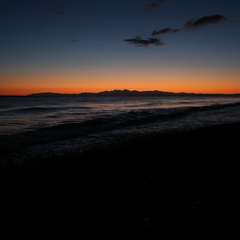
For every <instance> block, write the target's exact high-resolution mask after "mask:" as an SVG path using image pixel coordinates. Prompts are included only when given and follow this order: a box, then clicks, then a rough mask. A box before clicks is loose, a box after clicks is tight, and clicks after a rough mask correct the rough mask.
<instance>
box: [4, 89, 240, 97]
mask: <svg viewBox="0 0 240 240" xmlns="http://www.w3.org/2000/svg"><path fill="white" fill-rule="evenodd" d="M114 91H121V92H124V91H125V92H126V91H127V92H138V93H144V92H149V93H154V92H159V93H169V94H189V95H191V94H195V95H197V94H200V95H238V94H240V93H194V92H191V93H189V92H168V91H160V90H145V91H138V90H128V89H123V90H121V89H114V90H105V91H101V92H96V93H94V92H80V93H57V92H38V93H30V94H26V95H17V94H13V95H3V94H0V96H1V97H27V96H31V95H35V94H59V95H81V94H99V93H107V92H108V93H109V92H114Z"/></svg>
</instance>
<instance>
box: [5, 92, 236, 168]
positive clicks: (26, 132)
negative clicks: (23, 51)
mask: <svg viewBox="0 0 240 240" xmlns="http://www.w3.org/2000/svg"><path fill="white" fill-rule="evenodd" d="M239 121H240V97H237V96H236V97H234V96H231V97H227V96H226V97H216V96H173V97H170V96H163V97H162V96H161V97H153V96H152V97H146V96H145V97H136V96H135V97H124V96H119V97H0V164H2V165H6V164H8V163H17V164H21V163H25V162H29V161H39V159H44V158H45V159H47V158H48V159H49V157H51V156H53V157H54V156H61V155H62V154H66V153H72V152H76V151H77V152H83V151H85V150H86V149H89V148H91V147H92V146H94V145H98V144H111V142H113V141H116V139H122V140H124V139H127V138H129V136H133V135H136V136H137V135H138V134H149V133H156V132H157V133H158V132H159V133H161V132H169V131H183V130H191V129H196V128H202V127H206V126H212V125H219V124H224V123H235V122H239Z"/></svg>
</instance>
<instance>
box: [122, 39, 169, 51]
mask: <svg viewBox="0 0 240 240" xmlns="http://www.w3.org/2000/svg"><path fill="white" fill-rule="evenodd" d="M123 41H124V42H127V43H128V44H133V45H135V46H136V47H145V48H148V47H149V45H154V46H155V47H157V46H162V45H165V43H163V42H162V41H161V40H160V39H159V38H148V39H147V40H145V39H142V38H141V37H135V38H131V39H125V40H123Z"/></svg>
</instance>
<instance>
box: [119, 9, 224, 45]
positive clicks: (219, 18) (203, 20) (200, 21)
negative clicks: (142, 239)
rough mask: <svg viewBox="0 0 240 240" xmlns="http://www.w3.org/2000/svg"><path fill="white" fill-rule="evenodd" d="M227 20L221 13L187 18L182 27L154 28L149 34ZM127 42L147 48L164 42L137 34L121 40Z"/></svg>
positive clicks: (203, 25)
mask: <svg viewBox="0 0 240 240" xmlns="http://www.w3.org/2000/svg"><path fill="white" fill-rule="evenodd" d="M226 20H228V19H227V18H225V17H223V16H222V15H219V14H217V15H212V16H206V17H202V18H199V19H191V20H188V21H187V22H186V23H185V24H184V26H183V28H178V29H173V28H170V27H168V28H163V29H161V30H158V29H155V30H154V31H153V32H152V34H151V36H156V35H160V34H167V33H177V32H179V31H182V30H194V29H196V28H203V27H205V26H206V25H208V24H218V23H220V22H223V21H226ZM123 41H125V42H127V43H129V44H134V45H135V46H136V47H146V48H148V47H149V45H151V44H152V45H154V46H162V45H164V44H165V43H163V42H161V40H160V39H159V38H148V39H147V40H144V39H142V38H141V37H139V36H137V37H136V38H132V39H125V40H123Z"/></svg>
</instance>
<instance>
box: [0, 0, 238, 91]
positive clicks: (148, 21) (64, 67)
mask: <svg viewBox="0 0 240 240" xmlns="http://www.w3.org/2000/svg"><path fill="white" fill-rule="evenodd" d="M239 9H240V1H237V0H228V1H225V0H218V1H217V0H191V1H190V0H182V1H181V0H165V1H164V0H159V1H157V0H155V1H154V0H153V1H148V0H131V1H126V0H122V1H110V0H105V1H104V0H103V1H101V0H88V1H84V0H82V1H81V0H75V1H51V0H50V1H49V0H35V1H30V0H18V1H17V0H0V21H1V25H0V30H1V38H0V46H1V55H0V84H1V86H2V87H1V89H2V90H1V93H0V94H16V93H18V94H25V93H31V92H39V91H55V92H77V93H78V92H82V91H93V92H96V91H101V90H111V89H115V88H117V89H124V88H128V89H132V90H133V89H136V90H155V89H157V90H162V91H175V92H180V91H185V92H228V93H233V92H240V70H239V69H240V68H239V66H240V46H239V42H240V22H239V20H240V19H239Z"/></svg>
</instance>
